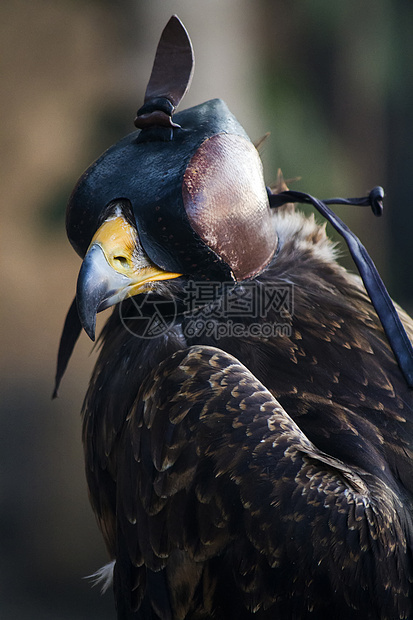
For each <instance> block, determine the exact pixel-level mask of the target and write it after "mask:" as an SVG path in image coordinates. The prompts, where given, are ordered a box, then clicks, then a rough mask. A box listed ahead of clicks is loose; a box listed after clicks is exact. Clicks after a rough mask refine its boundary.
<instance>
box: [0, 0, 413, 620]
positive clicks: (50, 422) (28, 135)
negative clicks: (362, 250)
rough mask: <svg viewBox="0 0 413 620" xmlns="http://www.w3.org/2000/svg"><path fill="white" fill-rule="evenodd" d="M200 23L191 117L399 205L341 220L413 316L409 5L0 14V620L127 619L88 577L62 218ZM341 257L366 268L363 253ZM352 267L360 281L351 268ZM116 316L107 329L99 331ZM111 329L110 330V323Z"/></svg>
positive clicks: (315, 185) (91, 541) (243, 5)
mask: <svg viewBox="0 0 413 620" xmlns="http://www.w3.org/2000/svg"><path fill="white" fill-rule="evenodd" d="M173 13H177V14H178V15H179V16H180V18H181V19H182V20H183V21H184V23H185V25H186V27H187V29H188V31H189V33H190V36H191V38H192V41H193V45H194V49H195V56H196V69H195V75H194V80H193V83H192V87H191V90H190V92H189V93H188V95H187V96H186V98H185V101H184V103H183V105H182V106H181V107H182V108H184V107H189V106H190V105H194V104H196V103H200V102H202V101H204V100H206V99H211V98H213V97H221V98H223V99H224V100H225V101H226V102H227V104H228V105H229V107H230V109H231V110H232V112H233V113H234V114H235V115H236V116H237V118H238V120H239V121H240V122H241V123H242V124H243V125H244V127H245V129H246V130H247V132H248V133H249V135H250V137H251V138H252V139H253V140H258V139H259V138H260V137H261V136H262V135H263V134H265V133H266V132H267V131H271V136H270V138H269V139H268V140H267V141H266V143H265V146H264V149H263V153H262V157H263V160H264V167H265V173H266V180H267V182H268V183H271V182H272V181H274V180H275V179H276V176H277V168H278V167H281V168H282V170H283V173H284V175H285V177H286V178H287V179H288V178H292V177H301V180H300V181H298V182H296V183H294V185H293V187H294V188H295V189H300V190H302V191H307V192H310V193H313V194H314V195H316V196H318V197H320V198H327V197H330V196H337V195H343V196H358V195H364V194H365V193H366V192H368V191H369V190H370V189H371V188H372V187H373V186H374V185H377V184H381V185H383V186H384V188H385V190H386V195H387V198H386V202H385V215H384V216H383V217H382V218H381V219H375V218H374V217H373V215H372V214H371V213H370V212H367V210H362V209H360V210H357V208H355V207H348V208H347V210H344V208H342V209H337V212H338V213H339V215H340V216H341V217H342V218H344V219H345V220H346V222H347V223H349V224H350V225H351V227H352V228H353V229H354V231H355V232H356V234H357V235H358V236H360V237H361V239H362V241H363V242H364V243H365V245H366V246H367V248H368V250H369V252H370V253H371V255H372V257H373V259H374V260H375V262H376V264H377V266H378V268H379V270H380V272H381V275H382V277H383V278H384V280H385V282H386V283H387V285H388V288H389V290H390V292H391V294H392V296H393V297H394V298H395V299H396V300H397V301H399V302H401V303H402V304H403V305H404V306H405V307H406V309H408V310H410V311H411V310H412V309H413V282H412V270H411V264H412V262H413V247H412V243H411V231H412V226H413V209H412V207H413V199H412V193H411V176H412V171H413V161H412V160H413V144H412V136H413V37H412V31H413V3H412V2H411V0H375V2H374V4H373V3H371V2H366V1H365V0H347V2H341V3H339V2H331V1H330V0H312V1H311V2H309V1H305V0H301V1H298V0H296V1H292V0H203V1H202V2H201V1H196V0H141V1H139V0H88V1H85V0H82V1H81V0H2V2H1V3H0V33H1V36H0V70H1V76H2V83H1V86H2V87H1V90H0V111H1V129H0V131H1V150H0V179H1V187H2V191H1V194H2V205H1V211H0V218H1V219H0V235H1V242H0V255H1V266H2V269H1V274H2V277H1V283H2V287H1V288H2V290H1V296H0V308H1V314H0V319H1V321H0V325H1V330H2V332H1V335H0V343H1V353H2V355H1V362H0V364H1V365H0V382H1V388H0V463H1V468H0V582H1V590H0V617H1V618H4V619H7V620H8V619H9V618H10V619H13V620H26V619H27V620H28V619H30V620H33V619H37V618H39V619H46V620H48V619H50V620H60V619H61V620H66V619H74V620H81V619H86V618H87V619H88V620H93V619H96V620H97V619H100V620H102V619H103V620H104V619H106V618H108V619H109V618H114V610H113V602H112V597H111V593H108V594H107V595H105V596H104V597H100V595H99V593H98V591H97V590H96V589H95V590H91V589H90V585H89V583H88V582H86V581H85V580H83V579H82V577H83V576H84V575H88V574H90V573H92V572H94V571H95V570H96V569H97V568H98V567H99V566H101V565H102V564H104V563H105V562H106V561H107V558H106V554H105V549H104V546H103V542H102V541H101V538H100V535H99V533H98V530H97V527H96V524H95V521H94V517H93V515H92V511H91V509H90V508H89V504H88V498H87V490H86V485H85V481H84V474H83V454H82V447H81V422H80V415H79V412H80V408H81V403H82V398H83V395H84V393H85V391H86V387H87V383H88V377H89V375H90V372H91V369H92V366H93V363H94V361H95V355H94V353H93V352H92V353H91V349H92V347H91V343H90V342H89V341H88V339H87V337H86V336H85V335H84V334H83V335H82V336H81V338H80V341H79V344H78V346H77V347H76V350H75V353H74V355H73V358H72V360H71V364H70V366H69V369H68V371H67V374H66V376H65V378H64V381H63V384H62V387H61V390H60V398H59V399H58V400H56V401H53V402H52V401H51V399H50V396H51V393H52V389H53V378H54V371H55V361H56V354H57V347H58V342H59V338H60V333H61V328H62V325H63V321H64V317H65V314H66V311H67V309H68V307H69V305H70V303H71V301H72V299H73V296H74V291H75V282H76V277H77V272H78V269H79V267H80V259H79V258H78V257H77V255H76V254H75V253H74V251H73V250H72V249H71V247H70V246H69V244H68V242H67V240H66V237H65V230H64V211H65V204H66V201H67V198H68V196H69V194H70V191H71V189H72V187H73V185H74V183H75V182H76V180H77V178H78V177H79V175H80V174H81V173H82V171H83V170H84V168H85V167H86V166H87V165H88V164H89V163H91V161H93V160H94V159H95V158H96V157H97V156H98V155H99V154H100V153H101V152H102V151H103V150H104V149H105V148H107V147H108V146H110V145H111V144H112V143H113V142H115V141H117V140H118V139H120V138H121V137H123V136H124V135H125V134H126V133H129V132H130V131H132V130H133V129H134V127H133V119H134V115H135V112H136V110H137V108H138V107H140V105H141V104H142V101H143V94H144V91H145V88H146V84H147V81H148V78H149V75H150V71H151V67H152V62H153V58H154V54H155V49H156V45H157V42H158V39H159V36H160V33H161V31H162V29H163V27H164V26H165V24H166V22H167V21H168V19H169V17H170V16H171V14H173ZM343 254H344V256H343V262H344V263H345V264H346V266H351V262H350V261H349V260H348V258H347V256H346V254H345V252H344V253H343ZM352 268H353V267H352ZM101 321H102V319H101ZM101 324H102V322H101V323H100V325H101Z"/></svg>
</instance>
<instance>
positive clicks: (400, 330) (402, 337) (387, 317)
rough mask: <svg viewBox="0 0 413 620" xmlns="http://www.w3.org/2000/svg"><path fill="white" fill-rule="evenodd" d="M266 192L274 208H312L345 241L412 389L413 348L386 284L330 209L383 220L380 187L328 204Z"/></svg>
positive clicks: (298, 195) (305, 196)
mask: <svg viewBox="0 0 413 620" xmlns="http://www.w3.org/2000/svg"><path fill="white" fill-rule="evenodd" d="M267 191H268V196H269V201H270V206H271V207H272V208H277V207H281V206H282V205H284V204H286V203H287V202H300V203H305V204H311V205H313V206H314V207H315V208H316V209H317V211H318V212H319V213H321V215H322V216H323V217H325V218H326V220H328V221H329V222H330V224H331V225H332V226H333V227H334V228H335V229H336V230H337V232H338V233H340V235H341V236H342V237H344V240H345V242H346V243H347V246H348V249H349V251H350V254H351V256H352V258H353V260H354V262H355V264H356V266H357V269H358V271H359V273H360V276H361V278H362V280H363V283H364V286H365V288H366V290H367V293H368V294H369V296H370V299H371V302H372V304H373V306H374V308H375V310H376V312H377V316H378V317H379V319H380V322H381V324H382V326H383V329H384V332H385V334H386V336H387V338H388V341H389V344H390V346H391V348H392V350H393V353H394V356H395V358H396V360H397V363H398V364H399V367H400V370H401V371H402V373H403V375H404V377H405V379H406V382H407V384H408V386H409V387H411V388H413V347H412V344H411V342H410V340H409V337H408V336H407V334H406V330H405V329H404V327H403V324H402V322H401V320H400V317H399V315H398V313H397V310H396V308H395V307H394V304H393V302H392V300H391V298H390V295H389V293H388V291H387V289H386V287H385V285H384V283H383V280H382V279H381V277H380V275H379V273H378V271H377V269H376V266H375V264H374V262H373V261H372V259H371V258H370V255H369V253H368V252H367V250H366V248H365V247H364V245H363V244H362V243H361V241H360V239H359V238H358V237H357V236H356V235H355V234H354V233H353V232H352V231H351V230H350V229H349V227H348V226H347V225H346V224H345V223H344V222H343V221H342V220H341V219H340V218H339V217H338V216H337V215H336V214H335V213H334V212H333V211H332V210H331V209H330V208H329V207H328V206H327V205H329V204H341V205H357V206H362V207H364V206H366V207H371V209H372V211H373V213H374V215H376V216H380V215H381V214H382V212H383V198H384V191H383V188H382V187H379V186H378V187H374V188H373V189H372V190H371V192H370V193H369V195H368V196H364V197H362V198H331V199H329V200H319V199H318V198H314V196H310V194H305V193H303V192H296V191H284V192H280V193H279V194H273V193H272V192H271V190H270V189H269V188H267Z"/></svg>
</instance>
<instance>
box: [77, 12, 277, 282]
mask: <svg viewBox="0 0 413 620" xmlns="http://www.w3.org/2000/svg"><path fill="white" fill-rule="evenodd" d="M193 65H194V57H193V50H192V45H191V41H190V39H189V36H188V34H187V32H186V30H185V28H184V26H183V24H182V23H181V21H180V20H179V19H178V18H177V17H176V16H173V17H171V19H170V20H169V22H168V24H167V25H166V27H165V29H164V31H163V33H162V36H161V39H160V41H159V44H158V49H157V52H156V56H155V61H154V65H153V69H152V74H151V77H150V80H149V84H148V86H147V89H146V94H145V101H144V105H143V106H142V107H141V108H140V109H139V110H138V113H137V117H136V119H135V126H136V127H137V128H138V131H136V132H134V133H131V134H130V135H128V136H126V137H125V138H123V139H122V140H120V142H118V143H117V144H115V145H114V146H112V147H111V148H109V149H108V150H107V151H106V152H105V153H104V154H103V155H102V156H101V157H100V158H99V159H98V160H97V161H96V162H95V163H94V164H92V165H91V166H90V168H88V169H87V170H86V172H85V173H84V174H83V176H82V177H81V178H80V180H79V181H78V183H77V185H76V187H75V190H74V191H73V193H72V196H71V198H70V201H69V205H68V210H67V221H66V226H67V233H68V237H69V240H70V242H71V244H72V245H73V247H74V248H75V250H76V251H77V253H78V254H80V256H81V257H84V256H85V254H86V251H87V249H88V246H89V244H90V242H91V239H92V237H93V235H94V233H95V231H96V230H97V228H98V227H99V225H100V224H101V222H102V217H103V216H104V214H105V213H107V208H108V206H109V205H110V204H111V203H113V202H114V201H118V200H126V201H128V202H129V203H130V206H131V210H132V212H133V215H134V218H135V222H136V227H137V230H138V234H139V239H140V242H141V244H142V246H143V248H144V250H145V252H146V253H147V255H148V256H149V258H150V259H151V261H152V262H153V263H155V265H157V266H158V267H160V268H162V269H164V270H166V271H169V272H178V273H182V274H187V275H190V276H192V277H196V278H198V279H209V280H217V281H224V280H243V279H245V278H250V277H253V276H255V275H257V274H258V273H259V272H260V271H262V270H263V269H264V268H265V266H266V265H267V264H268V263H269V261H270V259H271V257H272V256H273V254H274V251H275V248H276V234H275V231H274V228H273V225H272V222H271V209H270V206H269V201H268V194H267V190H266V187H265V183H264V179H263V173H262V165H261V160H260V158H259V155H258V152H257V150H256V149H255V147H254V145H253V144H252V142H251V141H250V139H249V138H248V136H247V134H246V133H245V131H244V130H243V128H242V127H241V125H240V124H239V123H238V121H237V120H236V119H235V117H234V116H233V115H232V114H231V112H230V111H229V110H228V108H227V106H226V105H225V103H224V102H223V101H221V100H219V99H214V100H211V101H207V102H205V103H202V104H200V105H198V106H195V107H192V108H189V109H187V110H184V111H183V112H180V113H178V114H174V111H175V108H176V107H177V106H178V104H179V102H180V101H181V99H182V97H183V96H184V94H185V92H186V90H187V88H188V86H189V84H190V81H191V77H192V72H193Z"/></svg>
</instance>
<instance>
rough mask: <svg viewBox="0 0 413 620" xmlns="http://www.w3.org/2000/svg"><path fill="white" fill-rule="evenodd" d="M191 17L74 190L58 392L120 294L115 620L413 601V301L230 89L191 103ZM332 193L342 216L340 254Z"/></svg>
mask: <svg viewBox="0 0 413 620" xmlns="http://www.w3.org/2000/svg"><path fill="white" fill-rule="evenodd" d="M192 67H193V52H192V46H191V43H190V40H189V37H188V34H187V32H186V30H185V28H184V26H183V25H182V23H181V22H180V20H179V19H178V18H177V17H176V16H173V17H172V18H171V20H170V21H169V22H168V24H167V26H166V27H165V29H164V31H163V33H162V36H161V39H160V42H159V45H158V49H157V53H156V56H155V61H154V66H153V69H152V74H151V76H150V79H149V83H148V87H147V90H146V95H145V101H144V104H143V106H142V107H141V108H140V109H139V110H138V114H137V117H136V120H135V125H136V128H137V130H136V131H134V132H133V133H131V134H130V135H128V136H126V137H125V138H124V139H122V140H121V141H120V142H118V143H117V144H115V145H114V146H113V147H111V148H109V150H107V151H106V152H105V153H104V154H103V155H102V156H101V157H100V158H99V159H98V160H97V161H96V162H95V163H94V164H93V165H92V166H91V167H90V168H89V169H88V170H87V171H86V172H85V173H84V175H83V176H82V177H81V179H80V180H79V182H78V183H77V185H76V187H75V190H74V191H73V193H72V196H71V198H70V201H69V205H68V210H67V232H68V237H69V240H70V242H71V244H72V245H73V247H74V248H75V250H76V251H77V252H78V253H79V254H80V256H81V257H82V258H83V263H82V267H81V269H80V273H79V277H78V283H77V291H76V298H75V300H74V302H73V304H72V306H71V308H70V310H69V313H68V316H67V318H66V323H65V327H64V330H63V335H62V340H61V345H60V349H59V357H58V370H57V376H56V390H57V387H58V385H59V383H60V380H61V377H62V375H63V372H64V370H65V368H66V365H67V363H68V360H69V357H70V354H71V352H72V349H73V347H74V345H75V342H76V340H77V337H78V335H79V333H80V331H81V328H82V327H83V328H84V329H85V331H86V332H87V334H88V335H89V336H90V337H91V338H92V340H93V339H94V338H95V317H96V313H97V312H100V311H101V310H103V309H105V308H108V307H111V306H113V307H114V309H113V313H112V314H111V316H110V318H109V319H108V321H107V323H106V325H105V327H104V328H103V330H102V333H101V334H100V338H99V345H100V354H99V357H98V361H97V364H96V367H95V370H94V372H93V376H92V379H91V381H90V386H89V389H88V391H87V394H86V397H85V401H84V406H83V441H84V448H85V462H86V475H87V482H88V487H89V493H90V501H91V504H92V508H93V510H94V512H95V514H96V518H97V522H98V525H99V527H100V530H101V532H102V535H103V538H104V540H105V543H106V546H107V550H108V553H109V556H110V562H109V563H108V565H107V566H106V567H104V568H103V569H101V570H100V571H98V573H97V579H98V580H99V581H101V582H102V583H103V587H108V586H109V584H112V583H113V589H114V596H115V602H116V609H117V617H118V618H119V619H124V620H125V619H127V620H132V619H135V620H136V619H155V618H156V619H162V620H184V619H194V620H195V619H197V620H200V619H205V618H214V619H217V620H223V619H239V620H244V619H245V620H246V619H248V618H250V619H253V618H256V619H259V620H261V619H267V618H271V619H274V620H275V619H281V620H284V619H301V618H314V619H320V618H334V619H336V620H338V619H347V618H350V619H362V620H366V618H371V619H372V618H377V619H381V620H384V619H386V618H387V619H388V620H395V619H402V618H404V619H406V618H413V565H412V561H413V556H412V551H413V549H412V536H413V523H412V514H413V513H412V503H413V460H412V449H413V411H412V405H413V400H412V385H413V372H412V368H413V362H412V360H413V355H412V348H411V344H410V338H411V337H412V335H413V322H412V320H411V319H410V318H409V317H408V316H407V315H406V314H405V313H404V312H403V311H402V310H401V309H400V308H396V307H395V305H394V304H393V302H392V301H391V299H390V297H389V295H388V293H387V290H386V288H385V287H384V284H383V282H382V281H381V279H380V276H379V275H378V273H377V270H376V268H375V266H374V264H373V262H372V261H371V259H370V257H369V256H368V254H367V252H366V250H365V248H364V247H363V246H362V244H361V242H360V241H359V240H358V239H357V237H355V235H354V234H353V233H352V232H351V231H350V230H349V229H348V228H347V227H346V225H345V224H344V223H343V222H342V221H341V220H339V218H337V216H336V215H335V214H334V213H333V212H332V211H331V209H330V207H329V206H328V203H330V204H332V203H334V202H336V203H337V202H341V203H345V204H361V205H370V206H371V207H372V209H373V211H374V212H375V213H376V214H379V213H380V210H381V207H382V198H383V192H382V190H381V188H375V189H374V190H372V192H371V193H370V194H369V196H367V197H365V198H360V199H335V200H331V201H321V200H318V199H316V198H313V197H312V196H309V195H308V194H304V193H300V192H297V191H289V190H288V189H287V187H286V186H285V183H284V182H283V179H282V177H279V181H278V184H277V185H276V186H275V187H273V188H272V189H269V188H267V187H266V185H265V183H264V180H263V173H262V166H261V162H260V158H259V155H258V152H257V150H256V148H255V147H254V145H253V144H252V143H251V141H250V140H249V138H248V136H247V134H246V133H245V131H244V130H243V129H242V127H241V126H240V124H239V123H238V121H237V120H236V119H235V118H234V116H233V115H232V114H231V113H230V111H229V110H228V108H227V107H226V105H225V104H224V103H223V102H222V101H221V100H211V101H207V102H205V103H203V104H200V105H198V106H195V107H193V108H189V109H187V110H184V111H182V112H179V113H176V114H175V109H176V107H177V106H178V104H179V102H180V100H181V99H182V97H183V95H184V93H185V91H186V89H187V87H188V84H189V82H190V78H191V75H192ZM296 202H304V203H311V204H313V205H314V206H315V207H316V208H317V209H318V210H319V211H320V212H321V213H322V214H323V215H324V216H325V217H326V218H327V219H328V220H329V221H330V222H331V223H332V224H333V226H335V228H336V229H337V230H338V231H339V232H340V233H341V234H342V235H343V237H344V239H345V241H346V242H347V245H348V247H349V249H350V252H351V255H352V256H353V258H354V261H355V263H356V266H357V268H358V270H359V273H360V275H361V278H360V276H359V275H357V276H356V275H354V274H351V273H350V272H348V271H346V270H345V269H344V268H343V267H342V266H340V265H339V264H338V262H337V261H336V253H335V248H334V245H333V244H332V243H331V241H330V240H329V239H328V238H327V236H326V233H325V227H323V226H320V225H319V224H318V223H317V222H316V220H315V219H314V217H313V216H310V217H308V216H306V215H304V214H303V213H302V212H300V211H298V210H296V209H295V206H294V204H292V203H296Z"/></svg>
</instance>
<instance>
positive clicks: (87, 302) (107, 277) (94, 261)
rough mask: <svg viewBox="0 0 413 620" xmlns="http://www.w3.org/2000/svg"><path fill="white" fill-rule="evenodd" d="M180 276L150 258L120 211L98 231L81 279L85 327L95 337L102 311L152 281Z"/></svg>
mask: <svg viewBox="0 0 413 620" xmlns="http://www.w3.org/2000/svg"><path fill="white" fill-rule="evenodd" d="M180 275H182V274H180V273H171V272H168V271H164V270H163V269H160V268H159V267H157V266H156V265H154V264H153V263H152V262H151V261H150V259H149V257H148V256H147V255H146V253H145V252H144V250H143V248H142V246H141V245H140V243H139V238H138V235H137V232H136V229H135V228H134V227H133V226H131V224H129V222H128V221H127V220H126V219H125V218H124V217H123V216H122V215H121V214H120V213H119V214H115V215H114V216H112V217H109V218H108V219H107V220H106V221H105V222H104V223H103V224H102V226H100V228H99V229H98V230H97V231H96V233H95V235H94V237H93V239H92V241H91V243H90V246H89V248H88V251H87V253H86V256H85V258H84V260H83V263H82V267H81V269H80V272H79V277H78V280H77V291H76V299H77V307H78V312H79V318H80V322H81V323H82V326H83V328H84V330H85V331H86V333H87V334H88V336H89V337H90V338H91V339H92V340H94V339H95V327H96V314H97V313H98V312H100V311H101V310H105V308H109V307H110V306H113V305H115V304H116V303H118V302H120V301H122V300H123V299H125V298H126V297H132V296H133V295H137V294H138V293H141V292H144V291H145V288H146V286H147V284H148V283H150V282H158V281H161V280H171V279H173V278H178V277H179V276H180Z"/></svg>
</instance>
